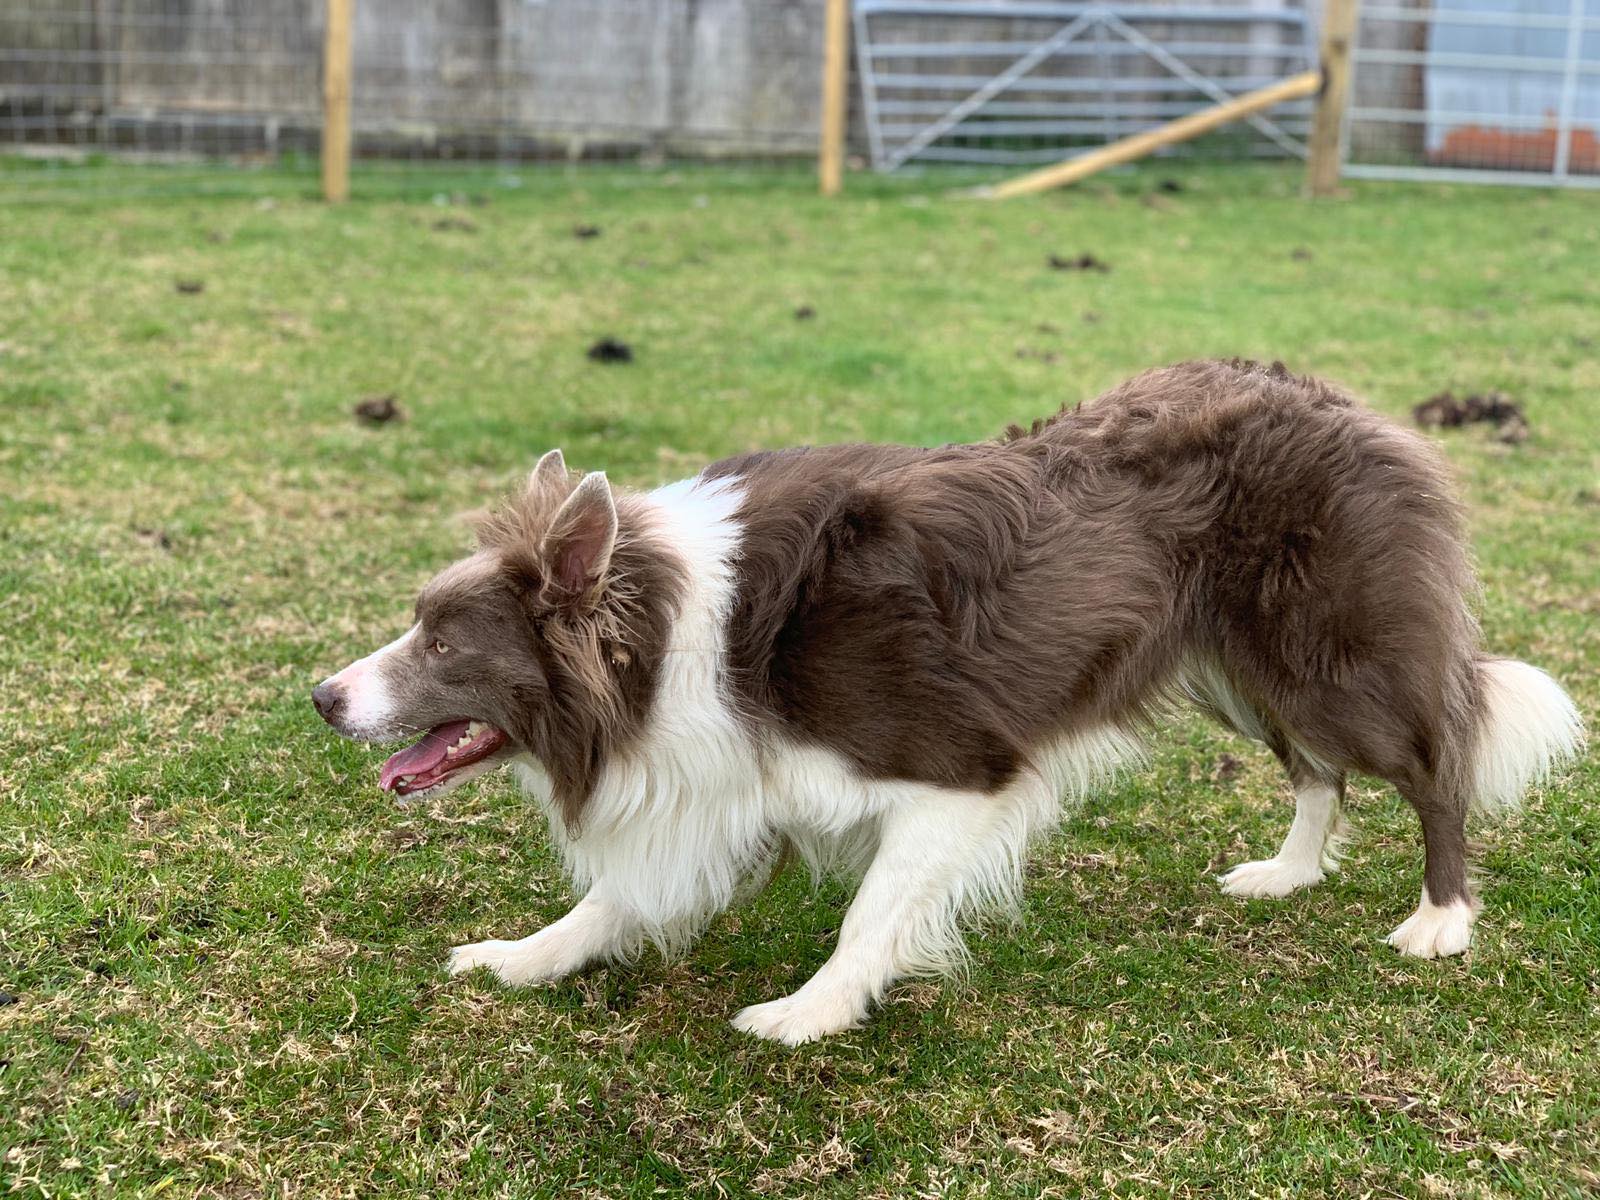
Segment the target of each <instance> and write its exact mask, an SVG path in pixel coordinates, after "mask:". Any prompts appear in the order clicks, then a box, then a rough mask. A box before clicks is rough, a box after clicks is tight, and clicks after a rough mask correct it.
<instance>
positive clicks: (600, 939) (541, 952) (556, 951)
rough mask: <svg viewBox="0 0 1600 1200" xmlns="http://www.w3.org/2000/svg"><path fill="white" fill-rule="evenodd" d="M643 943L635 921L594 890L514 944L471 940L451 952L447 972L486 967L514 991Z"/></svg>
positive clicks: (457, 973) (598, 890)
mask: <svg viewBox="0 0 1600 1200" xmlns="http://www.w3.org/2000/svg"><path fill="white" fill-rule="evenodd" d="M641 940H642V933H641V929H640V926H639V923H638V922H637V921H636V920H634V919H632V918H631V917H629V916H628V914H627V912H626V910H624V909H623V908H621V907H620V906H618V905H616V904H614V903H612V902H611V901H609V900H607V899H606V898H605V897H604V895H602V894H601V889H599V888H593V889H591V890H590V892H589V894H588V895H586V896H585V897H584V898H583V899H582V900H580V901H578V903H577V904H576V905H574V906H573V908H572V911H571V912H569V913H567V915H566V916H564V917H562V918H561V919H560V920H559V921H555V922H552V923H551V924H549V925H546V926H545V927H544V928H543V929H541V930H539V932H538V933H535V934H531V935H529V936H528V937H525V938H520V939H518V940H516V941H488V942H474V943H472V944H471V945H468V946H457V947H456V948H455V949H454V950H452V951H450V974H452V975H460V974H461V973H463V972H464V971H470V970H472V969H473V968H475V967H488V968H489V970H491V971H492V972H494V974H495V975H496V976H497V977H498V978H499V979H500V981H501V982H502V983H507V984H510V985H512V986H513V987H518V986H521V985H524V984H530V983H543V982H546V981H548V980H552V979H561V978H564V977H565V976H568V975H571V974H572V973H573V972H575V971H579V970H582V969H583V968H584V967H586V966H588V965H589V964H590V963H592V962H595V961H597V960H599V959H603V958H612V957H616V956H619V955H626V954H629V953H631V952H632V951H633V950H635V949H636V948H637V947H638V945H639V943H640V941H641Z"/></svg>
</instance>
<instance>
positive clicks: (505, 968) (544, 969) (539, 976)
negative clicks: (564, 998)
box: [450, 940, 559, 987]
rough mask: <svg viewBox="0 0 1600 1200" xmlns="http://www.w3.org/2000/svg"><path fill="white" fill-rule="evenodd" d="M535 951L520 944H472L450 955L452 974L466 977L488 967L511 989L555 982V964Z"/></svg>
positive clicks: (525, 944) (533, 948)
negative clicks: (548, 981) (542, 982)
mask: <svg viewBox="0 0 1600 1200" xmlns="http://www.w3.org/2000/svg"><path fill="white" fill-rule="evenodd" d="M547 959H548V956H547V955H544V954H541V953H540V952H539V950H538V949H537V948H536V947H530V946H529V945H528V944H527V942H526V940H524V941H520V942H502V941H488V942H473V943H472V944H470V945H467V946H457V947H456V948H455V949H454V950H452V951H450V974H452V975H463V974H465V973H466V972H468V971H472V970H475V969H477V968H478V967H488V968H489V970H490V971H492V972H494V975H495V978H497V979H499V980H500V982H501V983H504V984H509V985H510V986H511V987H521V986H522V985H524V984H529V983H539V982H541V981H543V980H546V979H554V978H556V976H557V975H558V974H559V972H558V971H557V970H556V969H555V967H556V964H554V963H552V962H549V961H547Z"/></svg>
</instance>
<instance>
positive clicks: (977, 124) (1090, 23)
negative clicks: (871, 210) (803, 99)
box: [855, 0, 1317, 171]
mask: <svg viewBox="0 0 1600 1200" xmlns="http://www.w3.org/2000/svg"><path fill="white" fill-rule="evenodd" d="M855 45H856V70H857V74H858V76H859V79H860V84H861V94H862V109H863V115H864V117H865V123H866V130H867V140H868V145H869V146H870V149H871V153H872V165H873V166H874V167H875V168H876V169H878V170H880V171H892V170H894V169H896V168H897V167H900V166H903V165H905V164H907V163H910V162H957V163H978V164H1011V165H1025V164H1030V163H1043V162H1055V161H1057V160H1060V159H1062V158H1065V157H1068V156H1069V155H1070V154H1071V153H1072V151H1073V150H1074V149H1079V150H1083V151H1086V150H1090V149H1093V148H1095V147H1096V146H1099V145H1103V144H1105V143H1108V142H1113V141H1116V140H1117V139H1118V138H1123V137H1127V136H1129V135H1131V134H1135V133H1140V132H1143V131H1145V130H1149V129H1154V128H1157V127H1158V126H1160V125H1163V124H1165V123H1166V122H1169V121H1172V120H1174V119H1175V118H1178V117H1181V116H1184V115H1186V114H1188V113H1191V112H1194V111H1196V110H1198V109H1202V108H1206V107H1208V106H1210V105H1213V104H1217V103H1221V102H1223V101H1226V100H1230V99H1232V98H1233V97H1235V96H1238V95H1240V94H1242V93H1245V92H1249V91H1251V90H1253V89H1256V88H1261V87H1265V86H1267V85H1269V84H1272V83H1274V82H1276V81H1278V80H1280V79H1283V78H1285V77H1286V76H1289V75H1293V74H1295V73H1297V72H1300V71H1304V70H1307V69H1309V68H1313V67H1315V65H1316V61H1317V50H1316V32H1315V30H1314V28H1313V27H1312V23H1311V22H1310V21H1309V20H1307V17H1306V14H1305V12H1304V10H1303V9H1302V8H1300V7H1290V6H1289V4H1288V3H1286V2H1285V0H1253V3H1247V4H1237V3H1236V4H1232V5H1219V6H1215V7H1210V6H1206V5H1202V4H1188V5H1163V4H1151V3H1143V4H1140V3H1131V4H1120V3H1070V2H1068V3H1051V2H1043V0H987V2H985V0H972V2H961V0H943V2H941V0H856V3H855ZM1310 114H1311V101H1309V100H1306V101H1300V102H1297V103H1293V104H1286V105H1283V106H1281V107H1280V108H1278V109H1276V110H1275V111H1274V112H1273V113H1272V114H1271V115H1270V116H1263V115H1257V116H1253V117H1251V118H1249V123H1250V125H1251V126H1252V127H1253V129H1254V134H1245V135H1244V136H1243V139H1242V140H1241V141H1240V143H1239V149H1240V151H1241V152H1243V153H1247V154H1276V155H1283V154H1289V155H1294V156H1297V157H1300V158H1304V157H1305V155H1306V149H1305V145H1304V141H1303V137H1304V134H1305V133H1306V131H1307V129H1308V127H1309V121H1310Z"/></svg>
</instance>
